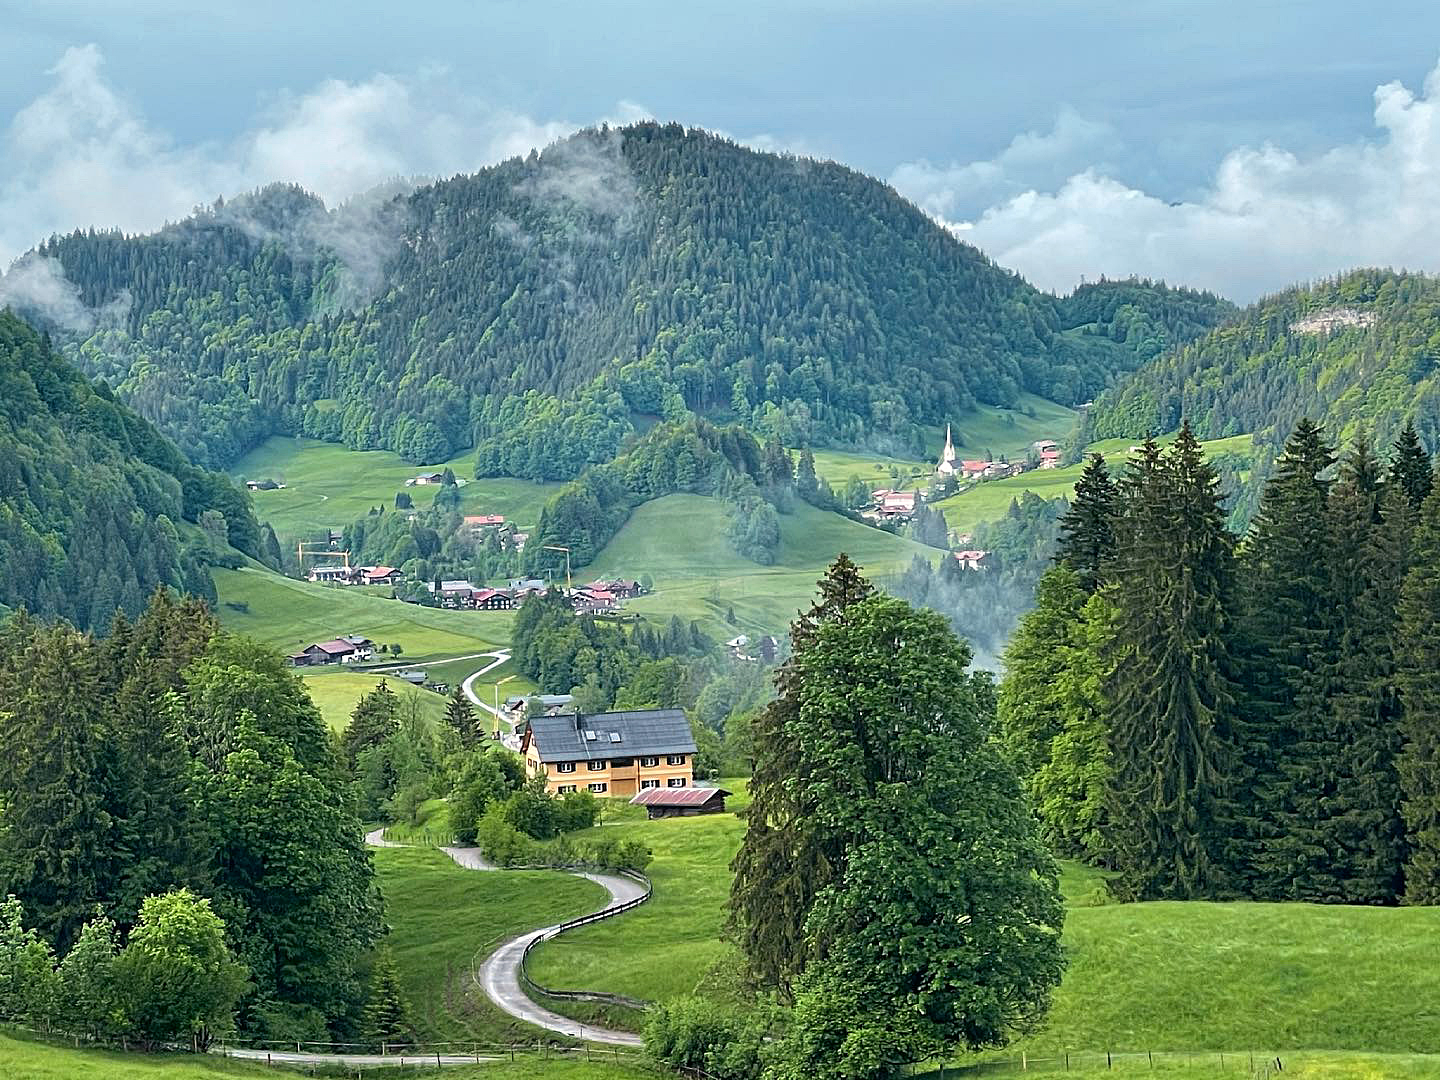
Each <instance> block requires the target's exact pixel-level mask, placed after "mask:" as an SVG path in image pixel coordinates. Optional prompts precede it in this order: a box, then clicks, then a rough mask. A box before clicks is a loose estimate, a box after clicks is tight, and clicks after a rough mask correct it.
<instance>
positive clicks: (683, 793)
mask: <svg viewBox="0 0 1440 1080" xmlns="http://www.w3.org/2000/svg"><path fill="white" fill-rule="evenodd" d="M729 795H730V792H728V791H726V790H725V789H724V788H714V787H682V788H670V787H663V788H662V787H653V788H646V789H645V790H644V791H641V792H638V793H637V794H636V795H635V797H634V798H633V799H631V800H630V805H631V806H643V807H645V812H646V817H648V818H650V819H651V820H652V821H653V820H654V819H655V818H666V817H693V816H695V815H696V814H723V813H724V812H725V800H726V798H728V797H729Z"/></svg>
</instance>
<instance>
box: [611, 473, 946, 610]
mask: <svg viewBox="0 0 1440 1080" xmlns="http://www.w3.org/2000/svg"><path fill="white" fill-rule="evenodd" d="M726 523H727V518H726V514H725V508H724V506H723V504H722V503H720V502H719V501H718V500H716V499H712V498H707V497H705V496H701V495H667V496H665V497H664V498H661V499H655V500H653V501H651V502H647V503H645V504H644V505H642V506H640V507H638V508H637V509H636V510H635V512H634V513H633V514H632V515H631V516H630V520H629V521H628V522H626V523H625V526H624V527H623V528H622V529H621V530H620V532H619V533H617V534H616V536H615V538H614V539H613V540H611V541H610V543H609V544H607V545H606V546H605V548H604V550H603V551H601V552H600V555H599V557H598V558H597V559H596V560H595V562H594V563H593V564H592V565H591V566H589V567H588V568H587V569H586V570H585V574H586V575H587V576H588V577H604V576H611V575H614V576H623V575H628V576H631V577H637V578H638V577H641V576H642V575H645V574H649V575H650V576H651V578H653V579H654V582H655V592H654V593H653V594H651V595H649V596H644V597H640V598H639V599H636V600H632V601H630V602H629V604H628V605H627V608H628V610H631V611H635V612H639V613H641V614H645V615H650V616H652V617H654V618H659V619H662V620H663V619H668V618H669V617H670V616H671V615H672V614H677V615H679V616H680V617H681V618H683V619H687V620H688V619H699V620H700V621H701V622H702V624H703V625H704V626H705V628H706V630H707V631H708V632H709V633H710V634H711V635H712V636H715V637H731V636H733V635H735V634H737V633H740V632H742V631H744V632H746V633H750V634H755V633H779V632H781V631H783V630H785V629H786V627H787V626H788V625H789V623H790V621H791V620H792V619H793V618H794V617H795V613H796V612H797V611H799V610H800V609H802V608H808V607H809V606H810V603H811V602H812V600H813V599H814V594H815V582H816V580H817V579H818V578H819V577H820V575H821V574H822V573H823V572H824V570H825V567H826V566H828V565H829V564H830V563H831V562H832V561H834V559H835V556H836V555H838V554H839V553H840V552H842V551H843V552H845V553H847V554H848V555H849V556H850V557H851V558H852V559H854V560H855V562H857V563H859V564H860V566H862V567H863V568H864V569H865V570H867V571H869V572H870V573H884V572H889V571H894V570H899V569H903V568H904V567H905V566H906V565H908V564H909V562H910V559H911V558H912V557H913V556H914V555H916V554H923V555H925V556H926V557H927V558H930V559H932V560H933V559H936V558H938V557H939V554H940V553H939V552H938V551H936V550H935V549H934V548H928V547H925V546H923V545H921V544H916V543H913V542H911V541H909V540H904V539H901V538H900V537H897V536H893V535H891V534H890V533H886V532H882V531H881V530H879V529H874V528H871V527H870V526H868V525H860V524H857V523H856V522H853V521H850V520H848V519H847V518H843V517H841V516H840V515H839V514H832V513H828V512H826V511H822V510H816V509H815V508H814V507H813V506H809V505H807V504H805V503H799V504H797V506H796V508H795V512H794V513H793V514H782V515H781V517H780V533H781V547H780V555H779V560H778V561H777V562H776V564H775V565H774V566H761V565H759V564H758V563H754V562H751V561H750V560H749V559H746V558H744V557H742V556H740V555H738V554H736V553H735V551H734V550H733V549H732V548H731V547H730V543H729V541H728V540H727V539H726V538H725V527H726ZM730 608H733V609H734V611H735V620H736V621H735V623H734V625H733V626H732V625H730V624H727V623H726V622H725V621H724V617H725V614H726V611H727V610H728V609H730Z"/></svg>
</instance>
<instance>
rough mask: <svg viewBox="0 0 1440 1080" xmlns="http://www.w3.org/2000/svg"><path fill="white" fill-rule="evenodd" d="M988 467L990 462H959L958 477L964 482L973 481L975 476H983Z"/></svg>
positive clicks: (978, 460) (979, 460)
mask: <svg viewBox="0 0 1440 1080" xmlns="http://www.w3.org/2000/svg"><path fill="white" fill-rule="evenodd" d="M989 467H990V462H988V461H984V460H981V459H978V458H977V459H975V460H971V459H969V458H967V459H966V460H964V461H962V462H960V475H961V476H963V477H964V478H965V479H966V480H973V479H974V478H975V477H977V476H984V475H985V470H986V469H988V468H989Z"/></svg>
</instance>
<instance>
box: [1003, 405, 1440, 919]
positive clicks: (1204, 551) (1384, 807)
mask: <svg viewBox="0 0 1440 1080" xmlns="http://www.w3.org/2000/svg"><path fill="white" fill-rule="evenodd" d="M1221 500H1222V492H1221V490H1220V485H1219V482H1218V478H1217V475H1216V472H1215V470H1214V469H1213V468H1212V467H1211V466H1210V464H1209V463H1207V462H1206V461H1205V460H1204V456H1203V454H1202V453H1201V451H1200V448H1199V445H1198V443H1197V441H1196V439H1195V436H1194V434H1193V433H1192V432H1191V430H1190V428H1189V427H1188V425H1187V426H1185V427H1183V428H1182V431H1181V434H1180V437H1179V438H1178V439H1177V440H1176V441H1175V443H1174V444H1173V445H1172V446H1171V447H1169V448H1168V449H1166V450H1161V449H1160V448H1158V447H1157V446H1156V445H1155V443H1154V442H1150V441H1147V442H1146V443H1145V444H1144V446H1143V447H1142V448H1141V450H1140V451H1139V452H1138V453H1136V454H1135V455H1133V456H1132V457H1131V459H1130V460H1129V461H1128V462H1127V463H1126V465H1125V466H1124V468H1123V469H1122V470H1121V471H1120V473H1119V475H1118V476H1112V475H1111V473H1110V471H1109V469H1108V467H1107V465H1106V463H1105V461H1104V460H1103V459H1102V458H1100V457H1099V456H1096V457H1093V458H1092V459H1091V460H1090V461H1089V463H1088V464H1087V466H1086V469H1085V473H1084V478H1083V480H1082V482H1081V484H1080V485H1079V487H1078V488H1077V491H1076V499H1075V501H1074V503H1073V504H1072V505H1071V507H1070V509H1069V511H1068V512H1067V514H1066V516H1065V517H1064V518H1063V519H1062V520H1061V538H1060V545H1059V554H1058V555H1057V559H1056V565H1055V566H1054V568H1053V569H1051V570H1050V571H1049V572H1048V573H1047V574H1046V575H1045V576H1044V577H1043V578H1042V579H1041V581H1040V584H1039V587H1038V589H1037V595H1036V607H1035V610H1034V611H1033V612H1031V613H1030V614H1029V615H1027V616H1026V617H1025V619H1024V620H1023V621H1022V623H1021V625H1020V627H1019V629H1018V630H1017V631H1016V634H1015V637H1014V639H1013V640H1012V642H1011V644H1010V647H1009V649H1008V651H1007V653H1006V667H1007V674H1006V678H1005V680H1004V682H1003V683H1002V685H1001V687H1000V694H999V711H998V715H999V725H1000V730H1001V738H1002V741H1003V743H1004V745H1005V747H1006V751H1007V754H1008V756H1009V758H1010V760H1011V762H1012V764H1014V766H1015V767H1016V769H1017V771H1018V772H1019V773H1020V775H1021V776H1022V778H1023V782H1024V783H1025V785H1026V787H1027V788H1028V790H1029V792H1030V796H1031V800H1032V804H1033V805H1034V807H1035V809H1036V812H1037V814H1038V815H1039V817H1040V820H1041V823H1042V828H1043V830H1044V832H1045V834H1046V836H1047V838H1048V839H1049V840H1050V842H1051V844H1052V845H1053V847H1054V848H1055V850H1057V851H1058V852H1061V853H1065V854H1070V855H1074V856H1077V857H1082V858H1086V859H1089V860H1091V861H1093V862H1095V863H1096V864H1099V865H1104V866H1108V867H1110V868H1112V869H1113V870H1114V871H1115V872H1116V873H1115V877H1114V878H1113V880H1112V881H1111V886H1112V889H1113V890H1114V891H1115V892H1116V893H1117V894H1118V895H1119V896H1121V897H1123V898H1126V899H1133V900H1150V899H1195V898H1233V897H1250V898H1255V899H1266V900H1301V901H1311V902H1318V903H1348V904H1395V903H1411V904H1433V903H1436V902H1440V829H1437V824H1440V745H1437V737H1436V732H1437V730H1440V726H1437V722H1436V717H1437V714H1440V676H1437V674H1436V672H1437V670H1440V667H1437V662H1440V604H1437V599H1440V593H1437V588H1440V586H1437V584H1436V583H1437V575H1436V573H1435V567H1436V566H1437V565H1440V562H1437V558H1440V489H1437V487H1436V485H1435V482H1434V477H1433V473H1432V469H1431V462H1430V461H1429V459H1428V458H1427V456H1426V454H1425V452H1424V450H1423V449H1422V448H1421V445H1420V440H1419V438H1418V437H1417V435H1416V433H1415V430H1414V428H1413V427H1408V426H1407V427H1406V428H1404V429H1403V430H1402V431H1401V433H1400V435H1399V436H1398V437H1397V439H1396V440H1395V442H1394V444H1393V446H1391V447H1389V448H1388V452H1387V453H1386V454H1384V455H1383V456H1382V455H1380V454H1377V452H1376V450H1375V449H1374V448H1373V447H1372V446H1371V445H1370V444H1369V442H1368V441H1367V440H1366V439H1364V438H1363V437H1358V438H1356V439H1354V440H1352V442H1351V443H1350V444H1349V445H1348V446H1346V447H1345V448H1343V449H1340V450H1337V449H1336V448H1335V447H1334V446H1333V445H1332V444H1331V443H1330V442H1329V441H1328V440H1327V437H1326V435H1325V432H1324V431H1323V429H1322V428H1320V427H1319V426H1318V425H1316V424H1315V423H1313V422H1311V421H1309V420H1302V421H1300V422H1299V423H1298V424H1297V425H1296V427H1295V429H1294V431H1293V432H1292V434H1291V435H1290V438H1289V439H1288V441H1287V442H1286V444H1285V447H1284V449H1283V451H1282V453H1281V454H1280V456H1279V458H1278V459H1277V462H1276V468H1275V471H1274V474H1273V475H1272V476H1271V478H1270V479H1269V480H1268V482H1267V483H1266V485H1265V487H1264V490H1263V492H1262V494H1261V497H1260V503H1259V511H1258V513H1257V515H1256V517H1255V520H1254V522H1253V523H1252V525H1251V528H1250V530H1249V532H1248V533H1247V534H1246V535H1245V536H1244V537H1243V538H1242V537H1238V536H1236V535H1234V534H1233V533H1231V532H1230V531H1229V530H1228V529H1227V528H1226V526H1225V515H1224V513H1223V511H1222V509H1221Z"/></svg>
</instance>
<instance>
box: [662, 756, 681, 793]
mask: <svg viewBox="0 0 1440 1080" xmlns="http://www.w3.org/2000/svg"><path fill="white" fill-rule="evenodd" d="M665 764H666V765H684V764H685V755H684V754H670V755H668V756H667V757H666V758H665ZM675 786H676V785H674V784H672V785H671V787H675Z"/></svg>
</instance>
